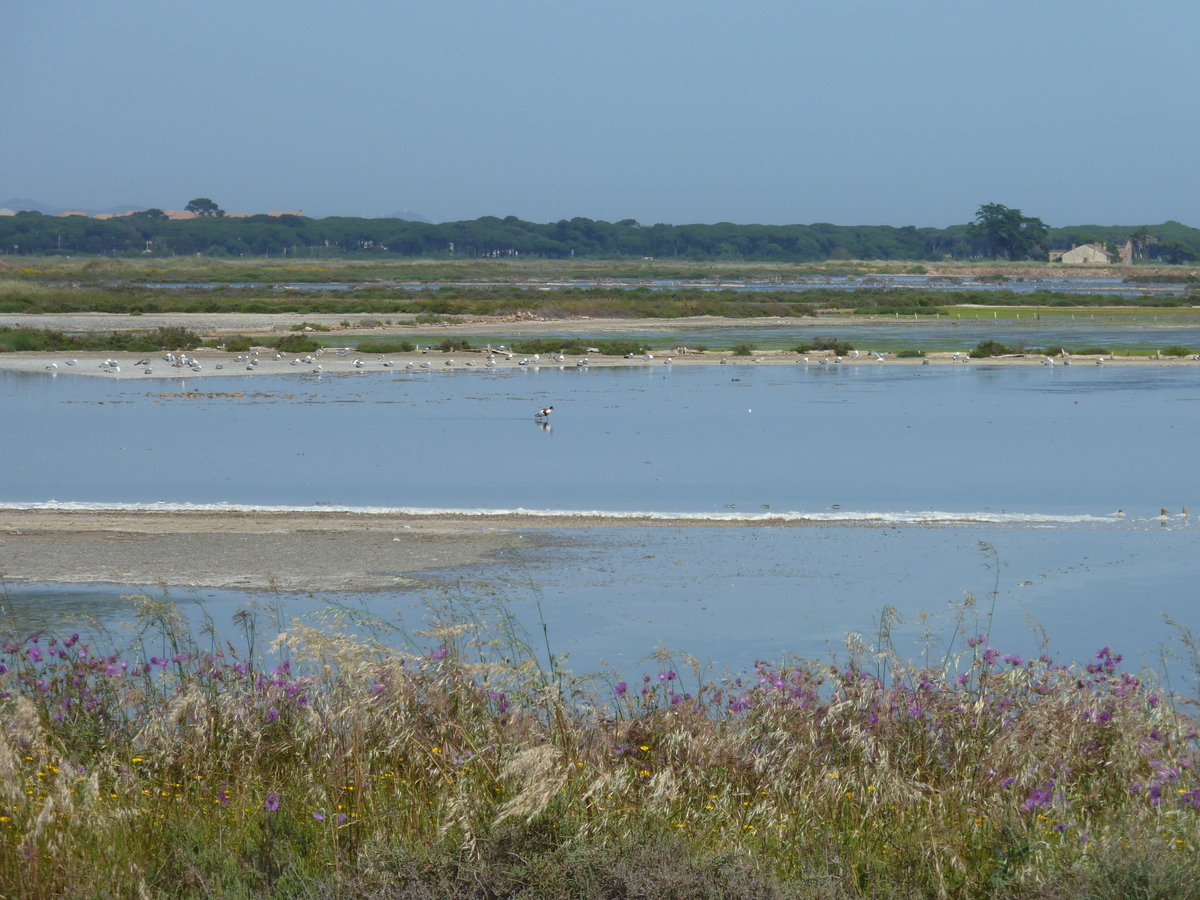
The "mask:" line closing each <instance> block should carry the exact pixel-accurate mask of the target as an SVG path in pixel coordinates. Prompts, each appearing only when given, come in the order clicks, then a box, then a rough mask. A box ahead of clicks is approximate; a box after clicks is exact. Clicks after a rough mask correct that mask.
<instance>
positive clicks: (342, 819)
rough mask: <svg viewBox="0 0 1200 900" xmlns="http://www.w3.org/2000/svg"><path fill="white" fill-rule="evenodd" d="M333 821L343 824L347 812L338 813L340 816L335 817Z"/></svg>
mask: <svg viewBox="0 0 1200 900" xmlns="http://www.w3.org/2000/svg"><path fill="white" fill-rule="evenodd" d="M333 821H334V822H335V823H337V824H338V825H341V824H342V823H343V822H345V821H346V814H345V813H338V817H337V818H336V819H334V820H333Z"/></svg>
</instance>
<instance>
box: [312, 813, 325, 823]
mask: <svg viewBox="0 0 1200 900" xmlns="http://www.w3.org/2000/svg"><path fill="white" fill-rule="evenodd" d="M313 818H314V819H316V820H317V821H318V822H324V821H325V816H324V815H323V814H321V813H319V812H315V813H313Z"/></svg>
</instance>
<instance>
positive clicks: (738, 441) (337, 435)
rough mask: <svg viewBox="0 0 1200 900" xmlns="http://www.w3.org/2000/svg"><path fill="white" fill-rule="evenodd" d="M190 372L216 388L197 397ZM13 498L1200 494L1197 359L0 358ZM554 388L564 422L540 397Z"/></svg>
mask: <svg viewBox="0 0 1200 900" xmlns="http://www.w3.org/2000/svg"><path fill="white" fill-rule="evenodd" d="M191 391H203V392H205V393H203V394H200V395H193V394H191V393H190V392H191ZM0 404H2V407H3V409H4V412H5V421H6V422H7V423H9V424H10V431H9V434H10V435H11V436H12V437H10V439H8V440H6V441H4V442H3V443H2V445H0V471H3V472H4V481H3V487H2V488H0V502H16V503H23V504H24V503H44V502H47V501H51V500H57V501H63V502H83V503H98V504H112V503H131V504H143V505H153V504H155V503H157V502H160V501H163V502H167V503H191V504H249V505H283V506H300V507H306V506H314V505H319V504H334V505H344V506H351V507H383V508H425V509H463V510H480V509H508V510H511V509H527V510H550V511H570V510H581V511H595V510H600V511H612V512H635V511H639V512H657V513H691V514H723V515H744V514H762V513H764V512H765V511H766V510H765V508H767V507H769V510H770V512H771V513H785V512H801V513H822V512H826V513H828V512H831V508H832V507H834V506H835V505H836V506H838V507H840V510H838V511H837V513H838V514H839V515H854V516H857V515H861V514H869V513H885V514H899V513H911V512H918V511H938V512H945V513H948V514H951V516H952V517H955V518H961V517H963V516H970V515H972V514H988V515H1001V514H1003V515H1011V514H1020V515H1026V516H1028V515H1032V516H1051V517H1056V516H1081V515H1083V516H1108V515H1110V514H1111V513H1113V512H1115V511H1116V510H1117V509H1124V510H1125V511H1126V513H1127V514H1128V515H1129V516H1131V517H1145V516H1152V515H1156V514H1157V513H1158V510H1159V508H1160V507H1164V506H1165V507H1168V508H1170V509H1172V510H1174V511H1176V512H1177V511H1178V510H1179V508H1180V507H1181V506H1185V505H1188V504H1189V503H1190V504H1192V506H1193V508H1196V509H1198V510H1200V469H1198V468H1197V467H1196V466H1195V464H1194V462H1195V458H1196V448H1197V447H1200V371H1198V370H1196V369H1193V368H1191V367H1178V368H1168V367H1162V368H1159V367H1152V366H1138V367H1122V368H1108V369H1105V368H1102V367H1095V366H1093V367H1085V366H1075V367H1070V368H1064V367H1053V368H1050V367H1040V366H1039V367H1024V368H1012V367H1009V368H1004V367H986V366H979V365H976V364H972V365H970V366H954V367H951V366H937V367H932V366H931V367H918V366H913V367H907V366H906V367H898V366H880V367H872V366H854V367H850V366H807V367H806V366H800V365H795V366H787V367H782V366H771V367H767V366H755V365H753V364H746V365H738V366H722V367H715V366H704V367H682V366H680V367H674V368H672V367H670V366H662V365H655V366H647V367H637V368H621V369H595V370H591V371H586V370H585V371H579V370H576V369H573V368H572V369H569V370H567V371H559V370H556V369H547V368H543V369H541V370H540V371H539V370H536V369H530V370H521V369H518V370H515V371H510V372H509V373H506V374H502V375H496V374H483V373H482V372H480V373H478V374H474V373H472V374H468V373H462V372H460V373H457V374H451V373H433V374H423V375H406V374H392V373H386V374H385V373H382V372H376V373H370V374H362V375H355V376H345V377H322V378H315V377H303V376H285V375H281V376H278V377H276V376H259V377H254V378H252V379H251V378H241V379H237V378H205V379H203V380H198V379H195V380H191V381H180V382H178V383H177V382H175V381H174V380H168V379H164V380H163V381H162V382H160V383H156V384H154V385H147V383H146V382H138V383H132V382H105V381H102V380H100V379H90V378H80V377H70V376H66V377H64V376H59V377H50V376H41V375H36V376H31V375H22V374H16V373H3V374H0ZM550 405H553V406H554V407H555V412H554V415H553V417H552V419H551V425H550V427H549V428H548V429H543V428H541V427H539V426H538V424H537V423H535V422H534V421H533V416H532V414H533V412H534V411H535V410H537V409H538V408H540V407H543V406H550Z"/></svg>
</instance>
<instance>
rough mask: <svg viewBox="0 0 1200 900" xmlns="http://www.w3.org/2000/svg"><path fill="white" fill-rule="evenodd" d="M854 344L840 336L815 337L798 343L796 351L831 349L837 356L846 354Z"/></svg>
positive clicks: (806, 351)
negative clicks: (806, 341) (841, 338)
mask: <svg viewBox="0 0 1200 900" xmlns="http://www.w3.org/2000/svg"><path fill="white" fill-rule="evenodd" d="M853 349H854V345H853V344H851V343H848V342H846V341H843V340H840V339H838V338H821V337H819V338H813V339H812V341H810V342H808V343H804V344H798V345H797V346H796V347H795V348H794V350H795V352H796V353H811V352H812V351H814V350H831V351H833V353H834V354H836V355H837V356H845V355H846V354H847V353H849V352H850V351H851V350H853Z"/></svg>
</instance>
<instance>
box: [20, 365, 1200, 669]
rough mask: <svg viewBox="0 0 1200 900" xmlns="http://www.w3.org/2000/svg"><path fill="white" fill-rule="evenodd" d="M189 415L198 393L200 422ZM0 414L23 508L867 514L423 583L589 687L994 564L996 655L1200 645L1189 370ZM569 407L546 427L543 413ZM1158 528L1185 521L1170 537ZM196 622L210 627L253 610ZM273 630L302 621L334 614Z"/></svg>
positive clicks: (926, 370) (943, 599)
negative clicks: (1187, 629)
mask: <svg viewBox="0 0 1200 900" xmlns="http://www.w3.org/2000/svg"><path fill="white" fill-rule="evenodd" d="M193 389H199V390H202V391H204V392H205V393H203V394H201V395H198V396H194V395H188V396H184V393H185V391H191V390H193ZM234 395H239V396H234ZM0 402H2V403H3V409H4V411H5V414H6V415H5V420H6V422H7V423H9V425H10V428H9V430H8V433H9V435H10V437H9V439H8V440H6V441H4V442H3V444H2V446H0V471H3V472H4V479H3V487H2V489H0V502H7V503H17V504H40V503H46V502H48V501H50V500H58V501H61V502H64V503H92V504H100V505H104V504H116V503H129V504H135V505H153V504H155V503H156V502H157V501H167V502H169V503H172V504H189V503H191V504H202V505H207V504H226V503H228V504H245V505H284V506H298V507H304V506H317V505H319V504H337V505H344V506H351V507H355V506H358V507H385V508H414V507H419V508H430V509H464V510H483V509H518V508H523V509H529V510H537V509H542V510H550V511H556V510H558V511H564V512H568V511H572V510H579V511H590V510H602V511H611V512H615V513H629V512H635V511H640V512H652V513H658V514H662V515H675V514H693V515H701V516H714V517H715V516H761V515H764V514H767V513H768V512H769V513H771V514H774V513H785V512H798V513H806V514H810V515H814V516H826V517H830V518H834V519H837V518H839V517H841V518H846V519H850V520H866V519H869V518H870V517H872V516H874V517H875V519H874V521H873V523H872V524H867V525H863V524H860V525H847V524H846V523H841V524H829V525H825V526H809V527H768V526H765V525H759V526H755V527H743V528H719V527H714V528H669V527H657V528H642V527H620V528H618V527H613V528H599V529H570V528H566V529H563V530H561V532H559V534H560V536H561V538H562V539H561V540H560V541H558V542H557V543H556V545H555V546H554V547H552V548H541V549H534V548H531V549H530V550H527V551H521V552H520V553H517V554H515V555H514V556H512V557H507V558H502V559H498V560H496V561H495V562H494V563H493V564H490V565H488V566H484V567H479V568H475V569H465V570H455V571H444V572H434V573H430V578H431V580H432V581H433V582H435V583H440V584H443V585H446V584H449V585H459V584H462V585H464V587H463V588H461V591H460V589H459V588H458V587H453V588H452V591H451V592H452V593H455V594H459V593H461V596H463V597H464V598H466V599H467V600H468V601H469V602H472V603H474V602H477V598H478V597H479V596H480V594H481V593H486V591H484V590H483V589H480V588H477V587H475V586H474V585H475V584H476V583H480V584H485V585H491V586H497V587H496V588H495V589H497V590H499V592H500V594H501V595H502V597H503V598H505V599H506V600H507V602H508V603H509V604H510V606H511V608H512V609H513V611H514V612H515V613H516V614H517V616H518V618H519V619H520V620H521V621H522V622H523V623H524V625H525V626H526V628H527V629H529V630H530V632H531V633H533V634H535V635H537V634H538V633H539V632H540V624H539V622H540V619H539V616H543V617H544V620H545V622H546V624H547V627H548V629H549V632H550V641H551V646H552V648H553V649H554V650H555V651H556V652H560V653H561V652H564V651H570V654H571V662H570V665H571V667H573V668H575V669H576V670H580V671H587V670H590V669H593V668H595V667H597V666H598V665H599V660H601V659H605V660H607V661H608V662H610V663H613V664H615V665H617V666H619V667H620V669H621V670H622V671H623V672H625V673H630V672H636V671H640V669H639V666H643V667H644V664H641V663H639V660H641V659H642V658H643V657H644V656H645V655H646V654H647V653H649V652H651V651H652V650H653V649H654V648H655V647H656V646H657V645H658V644H659V643H660V642H661V643H662V644H664V645H666V646H667V647H671V648H674V649H678V650H681V651H684V652H687V653H691V654H693V655H695V656H697V657H698V658H700V659H701V660H705V661H711V662H713V663H714V664H716V665H717V666H718V667H722V666H730V667H731V668H734V669H742V668H745V667H746V666H748V665H749V664H750V663H751V662H752V661H753V660H754V659H755V658H769V657H772V656H779V655H782V654H784V653H797V654H800V655H804V656H809V657H814V656H815V657H820V656H824V655H826V654H827V653H828V652H829V651H830V650H831V649H836V648H837V647H839V646H840V644H841V641H842V638H843V636H844V634H845V633H846V632H847V631H869V630H870V628H871V621H872V618H873V617H875V616H877V615H878V614H879V612H880V610H881V609H882V608H883V607H884V605H885V604H891V605H893V606H895V607H896V608H897V609H898V610H899V612H900V615H901V617H902V618H903V619H904V620H905V621H906V622H909V623H913V622H914V621H917V619H916V617H917V614H918V613H920V612H928V613H930V614H934V615H940V614H945V613H946V611H947V610H948V609H949V607H950V605H951V604H954V603H957V602H960V601H961V600H962V598H963V597H964V596H965V592H970V593H971V594H972V595H974V596H975V597H977V598H979V599H980V601H981V606H983V607H986V605H987V602H986V599H985V598H987V596H988V594H989V592H990V591H991V590H992V589H993V578H994V570H991V569H988V568H987V567H986V565H987V563H988V560H989V558H990V557H989V556H988V555H986V554H983V553H981V550H980V542H981V541H982V542H986V543H987V544H988V545H989V546H992V547H994V548H995V552H996V559H998V561H999V563H1000V566H1001V570H1000V571H1001V581H1000V592H999V595H998V600H997V617H996V622H995V626H994V628H993V634H994V639H993V643H994V644H995V645H997V646H1000V647H1001V648H1002V649H1004V650H1012V651H1014V652H1020V653H1023V654H1025V655H1029V654H1030V653H1031V652H1033V651H1034V650H1036V649H1037V640H1036V636H1035V635H1034V634H1033V633H1032V632H1031V631H1030V628H1029V622H1028V620H1027V616H1029V617H1032V619H1034V620H1036V621H1037V622H1040V623H1041V625H1043V626H1044V627H1045V628H1046V630H1047V633H1048V634H1049V637H1050V647H1051V650H1052V652H1053V653H1054V654H1055V655H1056V656H1059V657H1062V658H1074V659H1081V658H1084V657H1086V656H1087V655H1089V654H1090V653H1092V652H1094V650H1095V649H1096V647H1098V646H1100V645H1103V644H1113V645H1114V646H1115V647H1117V648H1118V649H1120V650H1122V651H1124V652H1126V654H1127V655H1128V656H1129V657H1130V658H1138V657H1140V658H1142V659H1143V660H1145V661H1153V657H1154V655H1155V651H1156V648H1157V647H1158V645H1159V643H1160V642H1161V641H1164V640H1166V639H1168V638H1169V637H1170V632H1169V629H1167V628H1166V627H1165V626H1164V625H1163V623H1162V619H1161V616H1160V614H1161V613H1164V612H1165V613H1168V614H1170V615H1172V616H1174V617H1175V618H1177V619H1178V620H1180V621H1181V622H1183V623H1184V624H1187V625H1189V626H1191V627H1193V628H1195V627H1197V626H1198V625H1200V622H1197V621H1196V619H1195V612H1194V610H1193V604H1194V598H1195V589H1194V584H1195V575H1196V568H1197V566H1196V560H1197V559H1200V552H1197V551H1200V546H1198V543H1200V528H1198V527H1197V526H1196V525H1195V524H1193V520H1185V519H1181V518H1180V517H1179V516H1178V513H1179V511H1180V509H1181V507H1182V506H1184V505H1188V504H1190V505H1191V506H1192V508H1193V509H1200V471H1198V469H1197V467H1196V466H1195V458H1196V448H1197V447H1198V446H1200V405H1198V404H1200V373H1198V372H1197V371H1196V370H1194V369H1191V368H1158V367H1142V366H1139V367H1128V368H1120V369H1115V368H1113V369H1103V368H1096V367H1082V366H1079V367H1071V368H1069V369H1065V368H1062V367H1055V368H1053V369H1049V368H1042V367H1037V368H1002V367H987V366H976V365H972V366H958V367H949V366H945V367H870V366H860V367H815V366H814V367H807V368H806V367H803V366H788V367H758V366H754V365H752V364H746V365H739V366H726V367H678V368H674V369H673V368H671V367H667V366H654V367H645V368H632V369H597V370H593V371H584V372H580V371H576V370H573V369H572V370H568V371H559V370H555V369H541V370H539V371H528V370H517V371H515V372H512V373H507V374H503V375H495V374H483V373H470V374H468V373H461V372H460V373H455V374H451V373H436V374H424V375H415V376H408V375H403V374H393V373H386V374H385V373H371V374H363V375H354V376H345V377H336V378H330V377H323V378H319V379H317V378H305V377H298V376H290V375H285V376H278V377H275V376H259V377H255V378H253V379H250V378H242V379H238V378H227V379H226V378H221V379H218V378H206V379H203V380H192V381H187V382H184V383H176V382H175V381H174V380H167V379H164V380H163V381H162V382H161V383H158V384H155V385H152V386H150V385H147V384H146V383H145V382H140V383H130V382H124V383H118V382H106V381H102V380H99V379H88V378H79V377H61V376H60V377H57V378H53V377H50V376H42V375H35V376H30V375H18V374H13V373H3V374H0ZM549 404H553V405H554V406H555V414H554V417H553V419H552V428H551V429H550V430H543V429H542V428H539V427H538V426H537V425H536V423H534V422H533V421H532V417H531V414H532V411H533V410H534V409H536V408H538V407H540V406H543V405H549ZM14 438H15V439H14ZM835 505H836V506H838V507H840V509H834V508H833V507H834V506H835ZM1160 506H1166V507H1169V508H1170V509H1171V511H1172V513H1173V516H1172V518H1170V519H1167V520H1161V521H1160V520H1158V519H1156V518H1155V516H1156V515H1157V513H1158V510H1159V507H1160ZM764 507H769V510H767V509H764ZM1116 509H1124V510H1125V511H1126V513H1127V516H1126V517H1125V518H1123V519H1114V518H1112V517H1111V516H1110V515H1109V514H1110V513H1112V512H1113V511H1114V510H1116ZM989 517H990V518H991V519H992V520H993V521H990V522H986V521H985V522H979V521H971V520H972V519H987V518H989ZM914 521H918V522H926V523H929V522H933V523H939V522H940V523H942V524H935V525H933V526H929V525H921V524H909V523H911V522H914ZM1005 522H1007V524H1005ZM0 569H2V564H0ZM1025 582H1029V583H1028V584H1025ZM9 592H10V593H9V600H8V604H9V605H8V608H7V612H6V615H7V616H8V618H9V621H10V622H12V621H15V622H19V623H22V622H23V623H25V626H28V627H41V624H47V623H52V622H53V621H57V620H61V619H62V618H63V616H64V615H68V614H77V613H79V612H82V611H84V610H86V611H88V612H90V613H91V614H93V615H96V616H97V617H98V618H100V619H101V620H103V621H105V622H109V623H115V622H119V621H123V620H127V619H128V618H129V615H130V608H129V604H128V602H127V601H123V600H121V599H120V595H121V594H122V593H127V592H128V589H125V588H112V587H106V588H99V587H86V586H72V587H64V586H37V585H11V586H10V588H9ZM172 596H174V597H176V598H182V599H186V598H187V596H188V595H187V594H186V592H174V593H173V594H172ZM196 596H197V597H199V598H201V599H204V600H205V604H206V606H207V607H208V608H209V610H210V611H211V612H212V613H213V615H214V618H215V619H216V620H217V621H218V624H220V623H222V622H228V620H229V617H230V616H231V615H232V612H233V611H234V610H235V609H236V608H237V606H238V605H239V604H241V603H242V602H244V601H245V600H246V599H247V597H246V595H240V594H236V593H227V592H216V591H200V592H197V594H196ZM535 597H540V599H541V606H540V612H539V609H538V606H537V605H536V604H535V603H534V598H535ZM341 599H342V600H346V599H347V598H341ZM363 602H366V603H368V604H369V605H370V606H371V607H372V608H373V609H379V610H381V611H385V612H386V611H388V610H391V609H393V608H397V609H400V610H401V611H403V612H405V614H406V617H407V618H408V619H409V621H410V622H411V621H412V617H416V620H417V623H418V624H419V620H420V618H421V615H422V610H423V609H424V604H423V601H422V598H421V597H420V595H419V594H415V593H412V592H405V593H395V594H381V595H371V596H370V597H369V598H366V599H365V600H364V601H363ZM282 603H283V606H284V608H285V611H286V614H287V615H289V616H290V615H295V614H304V613H309V612H313V611H315V610H317V609H319V608H320V607H321V606H322V605H323V602H322V600H321V599H320V598H310V597H304V596H291V595H288V596H286V597H284V598H283V600H282ZM190 608H192V609H193V611H195V609H196V607H195V606H194V605H193V606H191V607H190ZM22 611H23V612H22ZM39 623H41V624H39ZM919 631H920V627H919V625H911V624H910V625H909V626H907V627H906V628H903V629H899V630H898V637H897V647H898V648H899V649H900V650H901V651H902V652H910V653H912V654H913V655H917V654H918V653H919V646H918V645H917V644H916V643H914V641H915V640H916V638H917V636H918V634H919ZM935 631H936V632H937V633H938V634H940V635H942V636H943V637H946V636H948V635H949V632H950V628H949V627H946V626H944V625H938V626H936V628H935Z"/></svg>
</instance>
